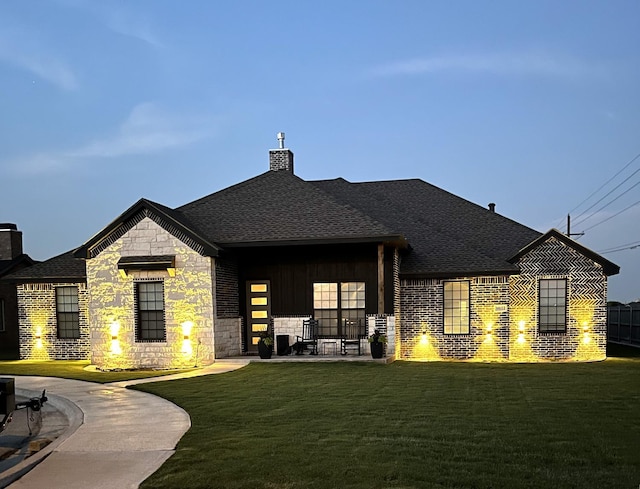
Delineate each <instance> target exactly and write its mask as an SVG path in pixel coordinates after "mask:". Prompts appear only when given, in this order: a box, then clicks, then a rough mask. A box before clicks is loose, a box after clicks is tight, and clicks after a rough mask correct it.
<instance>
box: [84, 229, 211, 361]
mask: <svg viewBox="0 0 640 489" xmlns="http://www.w3.org/2000/svg"><path fill="white" fill-rule="evenodd" d="M157 255H175V276H174V277H171V276H169V273H168V272H167V271H165V270H158V271H130V272H129V275H128V276H126V277H122V276H121V275H120V273H119V271H118V266H117V264H118V260H119V259H120V258H121V257H125V256H157ZM214 267H215V265H214V264H213V263H212V259H211V258H210V257H206V256H202V255H200V254H199V253H197V252H195V251H193V250H192V249H191V248H189V247H188V246H186V245H185V244H184V243H183V242H182V241H180V240H179V239H178V238H176V237H174V236H173V235H171V234H170V233H168V232H167V231H165V230H164V229H163V228H162V227H161V226H159V225H158V224H157V223H156V222H154V221H153V220H152V219H150V218H149V217H145V218H144V219H142V220H141V221H140V222H138V223H137V224H135V226H133V227H132V228H131V229H129V230H128V231H126V232H125V233H124V234H123V235H122V236H121V237H120V238H119V239H117V240H115V241H114V242H113V243H110V244H109V245H108V246H106V247H105V248H104V249H103V250H102V251H101V252H100V253H98V254H97V256H95V257H93V258H91V259H89V260H87V284H88V288H89V291H90V294H89V315H90V318H91V326H90V328H91V344H92V351H91V357H92V362H93V363H94V364H96V365H98V366H99V367H100V368H105V369H113V368H141V367H148V368H175V367H187V366H192V365H194V362H195V361H196V358H195V356H196V355H197V356H198V359H197V361H198V364H200V365H206V364H209V363H211V362H213V360H214V335H213V328H214V324H213V289H214V284H213V277H212V276H213V270H214ZM147 280H162V281H163V282H164V296H165V324H166V341H162V342H141V341H140V342H139V341H136V339H135V328H136V324H135V304H134V296H135V282H136V281H147ZM185 322H192V323H193V329H192V331H191V334H190V338H189V339H188V340H185V339H184V332H183V327H182V324H183V323H185ZM114 325H115V327H116V328H117V329H118V328H119V331H118V334H117V339H116V340H112V332H111V328H112V327H114Z"/></svg>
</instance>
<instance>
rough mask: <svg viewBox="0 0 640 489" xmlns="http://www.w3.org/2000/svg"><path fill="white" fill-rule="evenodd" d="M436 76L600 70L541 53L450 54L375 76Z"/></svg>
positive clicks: (590, 73) (593, 73)
mask: <svg viewBox="0 0 640 489" xmlns="http://www.w3.org/2000/svg"><path fill="white" fill-rule="evenodd" d="M436 73H453V74H456V73H459V74H469V73H471V74H487V75H499V76H537V77H554V78H580V77H602V76H604V75H605V71H604V70H603V69H602V67H600V66H597V65H593V64H589V63H585V62H583V61H581V60H579V59H577V58H573V57H569V56H562V55H558V54H549V53H544V52H522V53H485V54H449V55H439V56H427V57H424V58H414V59H408V60H402V61H397V62H392V63H387V64H383V65H380V66H377V67H375V68H374V69H373V70H371V74H372V75H374V76H410V75H429V74H436Z"/></svg>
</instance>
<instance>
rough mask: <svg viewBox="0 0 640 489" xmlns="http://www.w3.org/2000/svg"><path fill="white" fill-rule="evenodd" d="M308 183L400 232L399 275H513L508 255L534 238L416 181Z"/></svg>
mask: <svg viewBox="0 0 640 489" xmlns="http://www.w3.org/2000/svg"><path fill="white" fill-rule="evenodd" d="M310 183H312V184H313V185H315V186H316V187H318V188H320V189H322V190H324V191H325V192H327V193H330V194H331V195H333V196H334V197H335V198H336V199H338V200H340V201H341V202H344V203H346V204H349V205H351V206H354V207H356V208H358V209H360V210H362V211H363V212H365V213H367V214H368V215H370V216H372V217H374V218H375V219H376V220H378V221H380V222H382V223H383V224H385V225H387V226H389V227H392V229H393V230H394V231H395V232H399V233H402V234H403V235H404V236H405V237H406V239H407V241H408V242H409V245H410V246H411V253H409V254H408V255H407V256H405V257H403V260H402V265H401V270H400V271H401V273H402V274H403V275H416V276H440V277H443V276H455V275H463V274H481V273H486V274H497V273H517V271H518V268H517V267H516V266H515V265H513V264H512V263H510V262H509V258H511V257H512V256H513V255H515V254H516V253H517V252H518V251H519V250H520V249H521V248H523V247H524V246H526V245H527V244H529V243H530V242H531V241H533V240H534V239H536V238H538V237H539V236H540V233H539V232H537V231H534V230H533V229H531V228H528V227H526V226H523V225H522V224H518V223H517V222H515V221H512V220H511V219H508V218H506V217H503V216H501V215H500V214H497V213H495V212H492V211H490V210H488V209H486V208H484V207H480V206H478V205H476V204H473V203H471V202H469V201H467V200H465V199H462V198H460V197H458V196H456V195H453V194H451V193H449V192H446V191H444V190H442V189H440V188H438V187H435V186H433V185H430V184H428V183H426V182H424V181H422V180H419V179H412V180H391V181H383V182H365V183H350V182H347V181H346V180H344V179H341V178H338V179H335V180H320V181H315V182H310Z"/></svg>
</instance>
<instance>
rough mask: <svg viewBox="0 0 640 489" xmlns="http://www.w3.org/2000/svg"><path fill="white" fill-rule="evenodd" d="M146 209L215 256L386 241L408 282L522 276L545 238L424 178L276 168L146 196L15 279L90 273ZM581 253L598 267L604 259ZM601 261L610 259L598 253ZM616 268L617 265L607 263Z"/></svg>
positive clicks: (36, 278)
mask: <svg viewBox="0 0 640 489" xmlns="http://www.w3.org/2000/svg"><path fill="white" fill-rule="evenodd" d="M141 209H146V210H149V211H151V212H154V213H155V214H156V215H161V216H162V217H163V219H164V221H166V222H169V223H170V225H171V226H173V227H176V226H177V229H178V230H179V231H180V232H181V233H184V234H185V235H186V236H188V237H189V238H190V239H193V240H195V242H196V243H199V244H201V245H202V246H203V249H204V253H205V254H208V255H211V256H216V255H217V254H218V251H219V250H220V249H221V248H222V249H224V248H234V247H247V246H277V245H285V244H289V245H291V244H325V243H341V242H354V243H357V242H360V243H363V242H385V243H394V244H397V245H398V246H400V247H402V248H408V251H407V252H406V253H405V254H404V255H403V259H402V262H401V269H400V273H401V274H402V275H403V276H405V277H443V278H445V277H455V276H464V275H496V274H511V273H518V271H519V269H518V266H517V264H516V261H517V260H514V259H513V258H514V257H517V256H518V253H521V252H522V250H525V249H528V248H527V247H528V246H532V243H533V244H534V243H538V241H537V240H539V239H540V238H541V236H543V235H542V234H541V233H539V232H538V231H535V230H533V229H531V228H528V227H526V226H523V225H522V224H519V223H517V222H515V221H512V220H511V219H508V218H506V217H504V216H501V215H500V214H497V213H495V212H492V211H491V210H489V209H486V208H484V207H481V206H478V205H476V204H474V203H472V202H469V201H467V200H465V199H462V198H460V197H458V196H456V195H453V194H451V193H449V192H446V191H444V190H442V189H440V188H438V187H435V186H433V185H430V184H428V183H426V182H424V181H422V180H419V179H411V180H390V181H382V182H363V183H350V182H348V181H346V180H344V179H342V178H338V179H334V180H319V181H305V180H302V179H301V178H299V177H297V176H295V175H294V174H293V173H291V172H289V171H285V170H281V171H268V172H266V173H263V174H262V175H258V176H257V177H254V178H251V179H249V180H246V181H244V182H241V183H239V184H237V185H233V186H231V187H228V188H226V189H224V190H221V191H219V192H216V193H213V194H211V195H208V196H206V197H203V198H201V199H198V200H196V201H194V202H191V203H188V204H186V205H183V206H182V207H178V208H176V209H170V208H168V207H165V206H162V205H160V204H157V203H155V202H151V201H148V200H146V199H141V200H140V201H138V202H137V203H136V204H134V205H133V206H132V207H131V208H129V209H128V210H127V211H125V212H124V213H123V214H122V215H121V216H120V217H119V218H117V219H116V220H115V221H113V222H112V223H111V224H110V225H109V226H107V227H106V228H105V229H103V230H102V231H101V232H100V233H98V234H97V235H96V236H94V237H93V238H91V239H90V240H89V241H88V242H87V243H85V244H84V245H83V246H81V247H80V248H78V249H77V250H76V251H75V256H76V257H78V258H74V255H73V252H69V253H65V254H63V255H60V256H59V257H56V258H52V259H51V260H48V261H47V262H44V263H42V264H40V265H37V266H33V267H30V268H28V269H26V270H23V271H21V272H19V273H16V274H14V275H13V276H14V277H16V278H20V279H24V280H25V281H29V280H44V279H46V278H51V279H53V278H55V279H56V280H58V279H59V278H60V277H67V278H69V279H71V278H82V279H84V277H85V267H84V261H83V260H81V259H79V258H80V257H87V256H88V254H87V253H88V250H89V249H90V248H91V247H92V246H94V245H96V244H97V243H99V242H100V241H101V240H103V239H105V238H106V237H107V236H108V235H109V234H110V233H111V232H114V231H116V230H117V229H118V228H119V227H120V226H121V224H122V223H124V222H125V221H127V220H128V219H130V218H132V216H134V215H135V214H136V213H137V212H139V211H140V210H141ZM583 248H584V247H580V248H577V249H579V250H580V251H581V252H583V253H585V254H586V255H587V256H589V257H592V259H594V260H595V261H598V260H597V259H596V258H598V255H597V254H595V253H593V252H591V251H589V250H587V249H586V248H584V249H583ZM599 258H600V259H601V260H604V259H602V257H599ZM598 262H599V263H603V264H604V266H605V267H607V270H608V271H614V270H615V267H616V266H615V265H614V264H612V263H610V262H606V260H605V262H606V263H604V262H602V261H598Z"/></svg>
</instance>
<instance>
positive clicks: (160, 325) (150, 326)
mask: <svg viewBox="0 0 640 489" xmlns="http://www.w3.org/2000/svg"><path fill="white" fill-rule="evenodd" d="M136 304H137V311H136V312H137V314H136V324H137V328H136V332H137V338H136V339H137V340H138V341H165V340H166V330H165V324H164V283H163V282H161V281H157V282H137V283H136Z"/></svg>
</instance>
